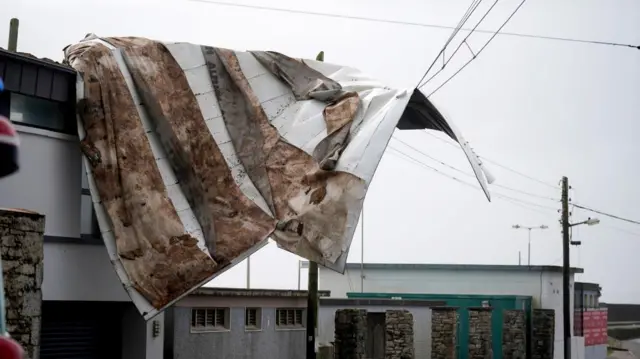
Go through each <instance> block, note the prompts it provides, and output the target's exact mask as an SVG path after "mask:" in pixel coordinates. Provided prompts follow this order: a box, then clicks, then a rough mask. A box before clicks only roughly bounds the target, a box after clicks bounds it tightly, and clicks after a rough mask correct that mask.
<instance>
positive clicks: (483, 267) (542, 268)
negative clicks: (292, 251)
mask: <svg viewBox="0 0 640 359" xmlns="http://www.w3.org/2000/svg"><path fill="white" fill-rule="evenodd" d="M362 266H363V267H364V269H379V270H425V271H426V270H456V271H500V272H557V273H562V267H561V266H552V265H533V266H526V265H503V264H426V263H364V264H362ZM308 267H309V262H308V261H303V262H302V268H308ZM319 268H321V269H322V270H327V268H324V267H322V266H319ZM360 268H361V264H360V263H347V265H346V269H350V270H359V269H360ZM571 273H574V274H575V273H584V269H582V268H575V267H572V268H571Z"/></svg>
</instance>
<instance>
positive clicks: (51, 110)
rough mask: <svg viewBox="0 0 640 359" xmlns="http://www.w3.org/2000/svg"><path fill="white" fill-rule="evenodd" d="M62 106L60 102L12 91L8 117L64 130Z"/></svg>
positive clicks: (34, 124) (25, 122)
mask: <svg viewBox="0 0 640 359" xmlns="http://www.w3.org/2000/svg"><path fill="white" fill-rule="evenodd" d="M62 107H63V104H62V103H60V102H55V101H51V100H45V99H41V98H37V97H30V96H25V95H21V94H17V93H12V94H11V102H10V111H9V119H10V120H11V122H15V123H19V124H20V123H21V124H25V125H32V126H36V127H40V128H45V129H48V130H53V131H64V130H65V129H66V127H68V126H66V123H65V112H64V111H63V108H62Z"/></svg>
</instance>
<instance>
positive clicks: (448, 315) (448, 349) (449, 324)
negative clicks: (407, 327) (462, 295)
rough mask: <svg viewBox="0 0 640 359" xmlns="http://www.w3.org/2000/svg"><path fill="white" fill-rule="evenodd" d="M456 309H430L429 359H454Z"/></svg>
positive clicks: (456, 322)
mask: <svg viewBox="0 0 640 359" xmlns="http://www.w3.org/2000/svg"><path fill="white" fill-rule="evenodd" d="M457 309H458V308H455V307H433V308H431V359H456V358H457V357H458V353H457V352H456V344H457V340H458V338H457V334H456V332H457V326H458V312H457Z"/></svg>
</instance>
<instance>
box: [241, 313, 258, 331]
mask: <svg viewBox="0 0 640 359" xmlns="http://www.w3.org/2000/svg"><path fill="white" fill-rule="evenodd" d="M244 327H245V329H247V330H259V329H262V311H261V310H260V308H247V309H245V311H244Z"/></svg>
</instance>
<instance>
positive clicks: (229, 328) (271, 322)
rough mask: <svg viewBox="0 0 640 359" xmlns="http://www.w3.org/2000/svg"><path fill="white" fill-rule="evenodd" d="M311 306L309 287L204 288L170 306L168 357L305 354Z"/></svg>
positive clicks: (286, 358)
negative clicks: (308, 301) (307, 288)
mask: <svg viewBox="0 0 640 359" xmlns="http://www.w3.org/2000/svg"><path fill="white" fill-rule="evenodd" d="M318 294H319V296H321V297H328V296H329V292H326V291H325V292H320V293H318ZM306 308H307V292H306V291H299V290H272V289H264V290H263V289H220V288H215V289H214V288H200V289H198V290H196V291H195V292H194V293H192V294H190V295H189V296H188V297H186V298H184V299H182V300H180V301H179V302H178V303H177V304H175V305H174V306H173V307H172V308H169V309H167V310H166V311H165V324H164V343H165V345H164V348H165V351H164V359H218V358H219V359H226V358H234V359H254V358H278V359H299V358H303V357H304V356H305V353H306V342H307V341H306V327H307V309H306ZM129 358H131V359H137V357H135V356H131V357H126V356H125V357H123V359H129Z"/></svg>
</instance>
